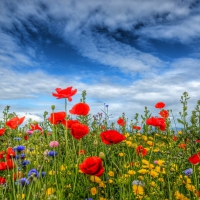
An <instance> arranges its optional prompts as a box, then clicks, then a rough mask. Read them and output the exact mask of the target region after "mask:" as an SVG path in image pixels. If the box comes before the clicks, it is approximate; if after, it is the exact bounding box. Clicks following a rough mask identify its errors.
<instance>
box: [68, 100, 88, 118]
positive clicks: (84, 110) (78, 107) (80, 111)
mask: <svg viewBox="0 0 200 200" xmlns="http://www.w3.org/2000/svg"><path fill="white" fill-rule="evenodd" d="M89 111H90V107H89V106H88V104H86V103H77V104H75V105H74V106H73V107H72V109H71V110H70V111H69V112H70V113H71V114H72V115H83V116H86V115H87V114H88V113H89Z"/></svg>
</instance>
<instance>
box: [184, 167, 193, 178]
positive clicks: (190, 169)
mask: <svg viewBox="0 0 200 200" xmlns="http://www.w3.org/2000/svg"><path fill="white" fill-rule="evenodd" d="M183 172H184V173H185V175H186V176H190V175H191V174H192V173H193V170H192V168H189V169H186V170H184V171H183Z"/></svg>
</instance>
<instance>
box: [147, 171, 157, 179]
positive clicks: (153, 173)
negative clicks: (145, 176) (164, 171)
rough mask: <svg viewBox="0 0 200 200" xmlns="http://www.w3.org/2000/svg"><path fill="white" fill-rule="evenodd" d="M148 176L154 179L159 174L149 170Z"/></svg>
mask: <svg viewBox="0 0 200 200" xmlns="http://www.w3.org/2000/svg"><path fill="white" fill-rule="evenodd" d="M149 174H150V175H151V176H152V177H154V178H157V177H158V176H159V173H158V172H156V171H154V170H151V171H150V172H149Z"/></svg>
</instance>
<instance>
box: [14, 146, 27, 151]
mask: <svg viewBox="0 0 200 200" xmlns="http://www.w3.org/2000/svg"><path fill="white" fill-rule="evenodd" d="M15 149H16V150H17V151H23V150H25V146H17V148H15Z"/></svg>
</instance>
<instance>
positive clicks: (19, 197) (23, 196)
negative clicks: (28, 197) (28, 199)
mask: <svg viewBox="0 0 200 200" xmlns="http://www.w3.org/2000/svg"><path fill="white" fill-rule="evenodd" d="M24 198H25V194H22V195H20V194H18V195H17V199H20V200H21V199H24Z"/></svg>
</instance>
